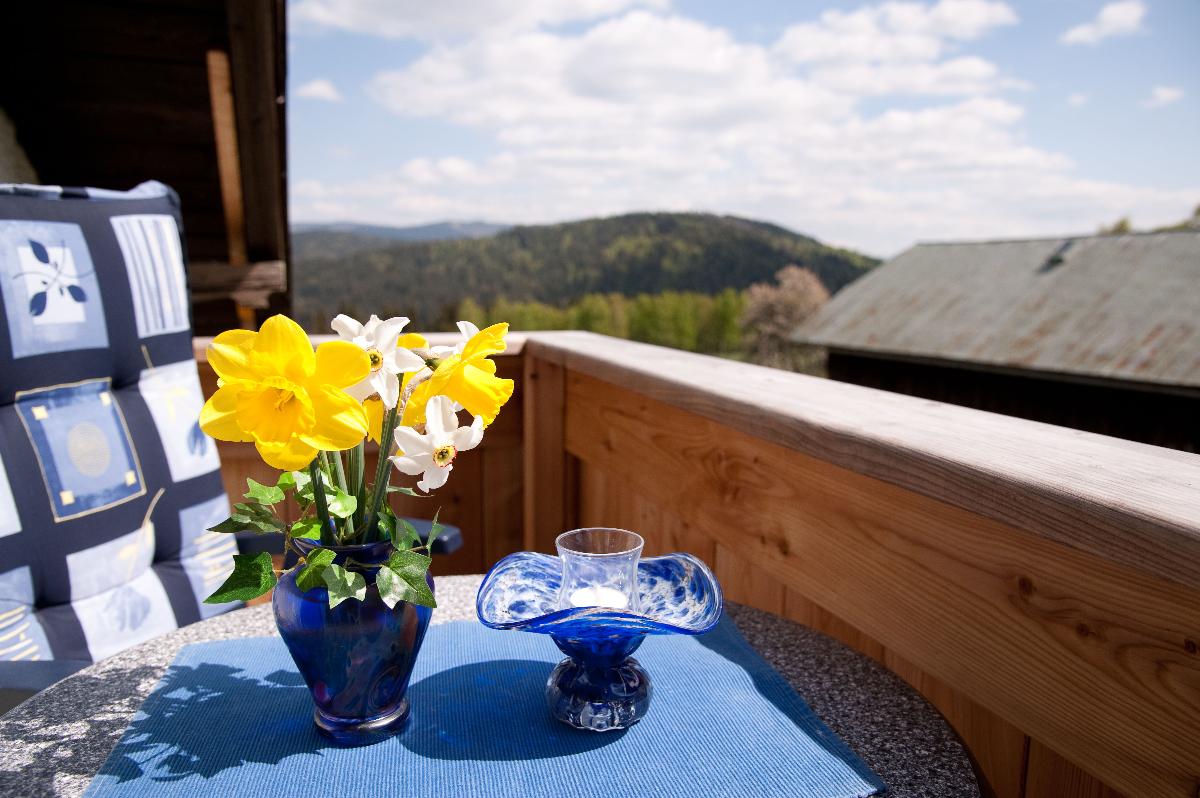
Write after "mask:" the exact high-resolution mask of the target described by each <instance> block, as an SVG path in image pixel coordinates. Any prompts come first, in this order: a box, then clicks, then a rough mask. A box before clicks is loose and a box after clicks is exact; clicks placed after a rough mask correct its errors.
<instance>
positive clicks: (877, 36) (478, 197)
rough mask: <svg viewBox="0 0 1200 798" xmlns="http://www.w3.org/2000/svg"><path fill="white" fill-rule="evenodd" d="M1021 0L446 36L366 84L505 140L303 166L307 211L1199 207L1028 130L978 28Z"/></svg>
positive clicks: (354, 215)
mask: <svg viewBox="0 0 1200 798" xmlns="http://www.w3.org/2000/svg"><path fill="white" fill-rule="evenodd" d="M1015 19H1016V15H1015V14H1014V13H1013V12H1012V11H1011V9H1010V8H1009V7H1008V6H1007V5H1004V4H1002V3H988V2H971V1H970V0H962V1H961V2H952V1H951V0H943V1H942V2H940V3H937V4H931V3H927V4H919V3H883V4H880V5H874V6H865V7H863V8H860V9H858V10H857V11H851V12H846V13H840V12H839V13H837V14H834V13H832V12H831V13H830V14H825V15H823V16H821V17H820V18H818V19H817V20H815V21H814V22H811V23H806V24H805V25H800V26H793V27H792V28H789V29H788V30H787V31H785V32H783V33H782V34H781V35H780V38H779V39H778V40H777V41H776V42H774V43H770V44H766V45H762V44H757V43H751V42H745V41H739V40H738V39H737V38H735V37H734V36H733V35H732V34H731V33H730V32H729V31H728V30H725V29H723V28H720V27H716V26H713V25H708V24H704V23H701V22H698V21H696V20H693V19H688V18H685V17H682V16H678V15H664V14H660V13H652V12H648V11H645V10H640V9H636V10H632V11H626V12H623V13H621V14H620V15H619V16H616V17H612V18H606V19H602V20H600V21H598V22H595V23H592V24H590V25H587V26H581V27H578V28H572V30H571V31H570V32H566V31H554V30H547V29H537V28H534V29H528V30H524V31H521V32H517V33H513V32H508V33H505V34H504V35H494V36H493V35H482V36H478V37H476V38H475V39H473V40H471V41H469V42H466V41H464V42H458V43H442V44H439V45H437V46H434V47H432V48H430V49H429V50H428V51H427V52H425V54H424V55H422V56H420V57H419V58H417V59H416V60H415V61H413V62H412V63H410V64H409V65H408V66H406V67H405V68H403V69H399V70H393V71H388V72H384V73H381V74H379V75H377V76H376V77H375V78H374V79H373V80H372V81H371V84H370V86H369V92H370V95H371V96H372V97H373V98H374V99H375V100H376V101H377V102H379V103H381V104H382V105H383V106H384V107H385V108H388V109H390V110H391V111H392V112H394V113H395V114H397V115H398V116H399V117H401V119H403V120H405V121H403V122H402V124H417V123H415V122H414V121H412V120H413V119H414V118H427V119H431V120H435V121H436V122H437V123H439V124H453V125H458V126H462V127H464V128H468V129H471V130H473V131H476V132H477V133H478V134H482V135H484V136H486V137H489V138H490V139H491V141H492V147H491V152H490V154H488V155H485V156H481V157H422V154H421V153H414V157H412V158H411V159H409V160H408V161H407V162H405V163H403V164H402V165H400V166H399V167H398V168H396V169H394V170H392V171H391V172H389V173H387V174H378V173H376V172H375V171H372V173H371V174H370V175H364V176H363V177H362V178H361V179H357V180H346V181H327V182H322V183H319V184H312V183H297V184H295V185H294V186H293V189H292V200H293V201H292V211H293V215H294V217H295V218H297V219H299V220H339V219H340V220H346V219H353V220H358V221H370V222H379V223H385V224H389V223H390V224H401V223H414V224H415V223H420V222H429V221H436V220H440V219H446V218H457V219H463V218H483V219H492V220H496V221H501V222H516V223H520V222H528V223H538V222H550V221H561V220H564V219H571V218H583V217H589V216H596V215H605V214H616V213H623V212H628V211H633V210H646V209H663V210H712V211H718V212H722V213H735V214H741V215H745V216H750V217H754V218H761V219H766V220H770V221H774V222H778V223H781V224H784V225H786V226H789V227H791V228H793V229H795V230H799V231H802V232H806V233H810V234H815V235H818V236H819V237H822V238H824V239H826V240H829V241H831V242H833V243H837V244H842V245H848V246H855V247H859V248H862V249H864V250H866V251H869V252H873V253H876V254H889V253H892V252H895V251H897V250H898V249H899V248H900V247H903V246H906V245H907V244H909V243H911V242H912V241H914V240H916V239H946V238H960V237H973V236H1020V235H1042V234H1057V233H1062V232H1064V231H1066V232H1073V231H1086V230H1091V229H1094V227H1095V225H1096V224H1097V223H1098V221H1101V220H1104V219H1109V218H1117V217H1120V216H1125V215H1132V216H1133V217H1134V218H1135V220H1137V221H1138V222H1139V223H1146V224H1154V223H1159V222H1167V221H1170V220H1171V219H1172V218H1174V217H1177V216H1182V215H1185V214H1186V212H1187V211H1188V210H1189V209H1190V208H1191V207H1192V205H1194V204H1195V198H1196V196H1197V195H1200V188H1188V189H1186V190H1184V189H1181V190H1178V191H1160V190H1156V189H1148V188H1140V187H1135V186H1128V185H1122V184H1119V183H1111V182H1099V181H1091V180H1087V179H1085V178H1082V177H1079V176H1078V175H1077V174H1076V173H1075V170H1074V166H1073V164H1072V163H1071V161H1070V160H1069V159H1068V158H1066V157H1065V156H1063V155H1062V154H1060V153H1056V152H1051V151H1047V150H1044V149H1041V148H1039V147H1036V146H1033V145H1032V144H1030V143H1029V142H1027V141H1026V140H1025V135H1024V130H1023V125H1024V114H1025V111H1024V108H1023V107H1022V106H1021V105H1020V104H1018V102H1016V98H1015V97H1014V96H1013V95H1012V94H1011V93H1007V90H1008V89H1010V88H1011V87H1013V86H1014V85H1016V81H1015V80H1014V79H1013V78H1012V77H1011V76H1009V75H1007V74H1005V73H1004V71H1003V70H1001V69H1000V68H998V67H997V66H996V65H995V64H993V63H991V62H990V61H988V60H986V59H983V58H981V57H979V56H978V55H975V54H973V53H971V52H970V51H969V49H967V48H969V46H970V42H972V41H974V40H976V39H977V38H979V37H982V36H985V35H986V34H987V33H988V32H989V31H991V30H994V29H996V28H998V27H999V26H1003V25H1009V24H1012V23H1013V22H1014V21H1015ZM855 31H857V33H855ZM900 96H903V97H904V98H905V99H904V102H903V104H902V105H901V107H895V106H897V105H900V104H898V103H895V102H894V98H896V97H900ZM1018 96H1019V95H1018ZM866 98H870V101H869V102H867V100H866ZM868 108H869V109H871V110H869V111H868V110H867V109H868ZM880 109H882V110H880Z"/></svg>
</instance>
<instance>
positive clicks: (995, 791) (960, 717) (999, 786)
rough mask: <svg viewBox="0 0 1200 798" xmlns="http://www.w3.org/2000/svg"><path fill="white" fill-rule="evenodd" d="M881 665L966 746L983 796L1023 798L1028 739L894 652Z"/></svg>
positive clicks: (885, 654)
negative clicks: (930, 706) (911, 689)
mask: <svg viewBox="0 0 1200 798" xmlns="http://www.w3.org/2000/svg"><path fill="white" fill-rule="evenodd" d="M883 662H884V664H885V665H887V667H888V668H889V669H890V670H891V671H892V672H894V673H896V674H897V675H899V676H900V677H901V678H902V679H904V680H905V681H906V682H908V683H909V684H910V685H912V686H913V687H914V688H915V689H916V690H917V691H918V692H920V693H921V695H923V696H925V698H926V699H927V700H928V701H929V703H931V704H933V705H934V706H935V707H937V709H938V711H939V712H941V713H942V715H943V716H944V717H945V718H946V720H947V721H949V723H950V725H951V726H953V727H954V730H955V731H956V732H958V735H959V736H960V737H961V738H962V740H963V742H964V743H966V746H967V748H968V749H969V750H970V752H971V756H972V759H973V760H974V761H975V766H976V770H977V772H978V774H979V776H980V782H981V787H983V793H984V795H985V796H990V797H994V798H1022V795H1023V794H1024V793H1023V790H1024V785H1025V770H1026V767H1025V766H1026V756H1027V752H1028V746H1029V738H1028V737H1027V736H1025V734H1024V733H1023V732H1021V730H1020V729H1018V728H1017V727H1016V726H1013V725H1012V724H1011V723H1009V722H1007V721H1005V720H1004V719H1002V718H1001V717H999V716H998V715H996V714H995V713H994V712H989V711H988V710H986V709H984V708H983V707H981V706H980V705H979V704H977V703H976V702H974V701H972V700H971V699H970V698H968V697H967V696H966V695H964V694H963V693H961V692H959V691H958V690H955V689H954V688H952V687H950V686H949V685H948V684H946V683H945V682H943V681H941V680H940V679H935V678H934V677H932V676H930V675H929V674H928V673H925V672H924V671H923V670H921V669H920V668H918V667H917V666H916V665H913V664H912V663H911V662H909V661H908V660H906V659H904V658H903V657H901V656H900V655H899V654H897V653H896V652H894V651H887V652H884V657H883Z"/></svg>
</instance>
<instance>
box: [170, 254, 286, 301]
mask: <svg viewBox="0 0 1200 798" xmlns="http://www.w3.org/2000/svg"><path fill="white" fill-rule="evenodd" d="M188 287H189V288H190V289H191V292H192V301H193V302H208V301H212V300H214V299H227V298H230V297H232V298H233V301H234V302H236V303H237V304H238V305H240V306H243V307H248V308H265V307H268V306H269V304H270V297H271V295H272V294H280V293H283V292H285V291H286V290H287V267H286V264H284V262H283V261H281V260H274V261H266V262H265V263H251V264H249V266H248V268H245V269H239V268H235V267H233V265H232V264H229V263H220V262H213V261H200V262H196V261H193V262H192V263H189V264H188Z"/></svg>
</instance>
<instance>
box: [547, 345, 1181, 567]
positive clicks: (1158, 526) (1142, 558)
mask: <svg viewBox="0 0 1200 798" xmlns="http://www.w3.org/2000/svg"><path fill="white" fill-rule="evenodd" d="M526 346H527V350H528V352H529V353H530V355H532V356H534V357H536V358H538V359H541V360H545V361H548V362H551V363H557V364H559V365H562V366H564V367H566V368H568V369H570V370H572V371H578V372H581V373H584V374H588V375H591V376H593V377H596V378H599V379H602V380H605V381H607V382H612V383H616V384H618V385H621V386H624V387H626V388H628V389H630V390H632V391H636V392H637V393H640V394H644V395H646V396H648V397H651V398H653V399H655V400H657V401H661V402H664V403H666V404H669V405H672V406H674V407H678V408H681V409H683V410H688V411H690V412H693V413H696V414H698V415H700V416H704V417H706V418H710V419H713V420H714V421H718V422H720V423H722V424H725V425H728V426H732V427H735V428H738V429H741V430H743V431H745V432H746V433H748V434H750V435H754V436H757V437H760V438H763V439H765V440H768V441H771V442H772V443H775V444H778V445H781V446H785V447H788V448H791V449H795V450H796V451H799V452H803V453H805V454H808V455H810V456H812V457H816V458H818V459H820V460H823V461H826V462H829V463H832V464H835V465H838V466H841V467H843V468H846V469H849V470H851V471H855V472H858V473H860V474H864V475H867V476H870V477H874V478H876V479H879V480H882V481H884V482H889V483H892V484H895V485H899V486H901V487H904V488H906V489H908V490H911V491H914V492H916V493H920V494H923V495H926V496H929V497H931V498H935V499H938V500H940V501H944V502H947V503H949V504H953V505H956V506H958V507H962V508H964V509H967V510H970V511H971V512H974V513H977V514H980V515H983V516H986V517H988V518H993V519H996V520H999V521H1002V522H1004V523H1007V524H1010V525H1012V526H1014V527H1017V528H1019V529H1023V530H1026V531H1029V532H1033V533H1035V534H1038V535H1040V536H1043V537H1047V538H1050V539H1052V540H1055V541H1057V542H1059V543H1064V544H1066V545H1068V546H1072V547H1075V548H1079V549H1083V550H1086V551H1091V552H1093V553H1096V554H1099V555H1101V556H1103V557H1105V558H1107V559H1110V560H1112V561H1114V562H1118V563H1123V564H1127V565H1131V566H1134V567H1136V568H1139V569H1144V570H1147V571H1150V572H1151V573H1153V574H1155V575H1156V576H1159V577H1162V578H1164V579H1168V580H1171V581H1174V582H1178V583H1180V584H1183V585H1186V586H1189V587H1193V588H1200V456H1197V455H1193V454H1188V453H1185V452H1178V451H1174V450H1171V449H1163V448H1159V447H1155V446H1147V445H1144V444H1139V443H1131V442H1127V441H1122V440H1118V439H1116V438H1109V437H1106V436H1102V435H1095V434H1092V433H1087V432H1080V431H1077V430H1071V429H1066V428H1063V427H1056V426H1053V425H1049V424H1041V423H1037V422H1032V421H1027V420H1024V419H1018V418H1012V417H1009V416H1002V415H998V414H995V413H987V412H983V411H979V410H972V409H969V408H963V407H958V406H956V405H949V404H943V403H939V402H933V401H929V400H925V399H918V398H914V397H909V396H904V395H900V394H894V393H889V392H885V391H878V390H874V389H871V388H863V387H861V386H857V385H850V384H847V383H840V382H835V381H832V380H824V379H819V378H815V377H809V376H805V375H801V374H792V373H788V372H784V371H780V370H777V369H769V368H764V367H761V366H755V365H751V364H747V363H740V362H736V361H731V360H722V359H718V358H713V357H709V356H705V355H697V354H693V353H690V352H682V351H679V350H675V349H666V348H663V347H658V346H651V345H648V344H640V343H633V342H629V341H623V340H620V339H615V338H609V337H606V336H601V335H595V334H592V333H586V332H553V333H531V334H530V335H529V336H528V340H527V343H526Z"/></svg>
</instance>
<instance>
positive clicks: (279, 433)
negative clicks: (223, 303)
mask: <svg viewBox="0 0 1200 798" xmlns="http://www.w3.org/2000/svg"><path fill="white" fill-rule="evenodd" d="M208 362H209V365H211V366H212V367H213V370H214V371H216V372H217V376H218V377H220V380H219V381H218V383H217V384H218V385H219V387H218V388H217V392H216V393H214V394H213V395H212V397H211V398H210V399H209V400H208V401H207V402H206V403H205V405H204V409H203V410H201V411H200V427H201V428H202V429H203V430H204V431H205V432H207V433H208V434H209V435H211V436H212V437H214V438H216V439H218V440H223V441H253V442H254V445H255V447H256V448H257V449H258V453H259V455H261V456H262V459H263V460H264V461H265V462H266V463H267V465H269V466H272V467H273V468H279V469H283V470H287V471H294V470H297V469H301V468H304V467H305V466H307V465H308V464H309V463H310V462H311V461H312V459H313V457H315V456H316V454H317V452H318V451H319V450H320V451H340V450H342V449H349V448H350V447H351V446H354V445H356V444H357V443H358V442H359V441H361V440H362V438H363V436H364V435H366V434H367V413H366V411H365V410H363V407H362V405H361V404H360V403H359V402H358V401H356V400H355V399H354V398H353V397H352V396H350V395H349V394H347V393H346V392H345V390H344V389H345V388H348V387H350V386H352V385H355V384H356V383H358V382H360V381H362V380H363V379H364V378H365V377H366V376H367V375H368V374H369V373H370V371H371V361H370V358H369V357H368V356H367V353H366V352H364V351H363V350H362V349H361V348H360V347H358V346H355V345H354V344H352V343H350V342H348V341H331V342H329V343H324V344H321V345H320V346H319V347H318V348H317V351H316V352H315V353H314V352H313V348H312V343H311V342H310V341H309V340H308V335H307V334H305V332H304V330H303V329H301V328H300V325H298V324H296V322H294V321H292V320H291V319H289V318H287V317H286V316H272V317H271V318H269V319H267V320H266V321H265V322H263V325H262V327H261V328H260V329H259V331H258V332H253V331H251V330H230V331H229V332H224V333H221V334H220V335H218V336H217V337H216V338H214V339H213V342H212V344H210V345H209V348H208Z"/></svg>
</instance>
